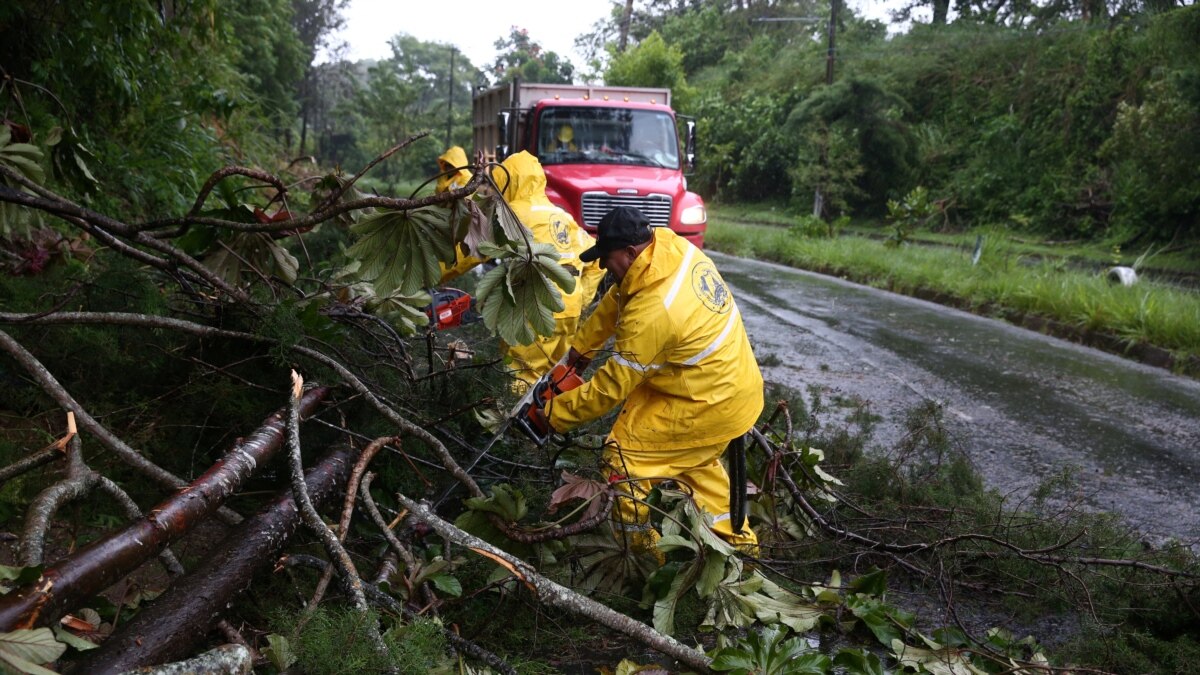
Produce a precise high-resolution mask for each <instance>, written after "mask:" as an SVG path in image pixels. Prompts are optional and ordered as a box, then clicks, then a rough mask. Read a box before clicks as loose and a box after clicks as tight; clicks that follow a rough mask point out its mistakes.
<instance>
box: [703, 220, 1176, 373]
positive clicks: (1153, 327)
mask: <svg viewBox="0 0 1200 675" xmlns="http://www.w3.org/2000/svg"><path fill="white" fill-rule="evenodd" d="M705 239H706V242H707V244H708V245H709V246H710V247H712V248H713V249H716V250H718V251H724V252H728V253H732V254H735V255H739V256H744V257H751V258H757V259H761V260H770V261H773V262H778V263H782V264H785V265H790V266H793V267H801V268H805V269H812V270H816V271H820V272H824V273H829V274H836V275H838V276H843V277H846V278H849V279H852V280H854V281H858V282H861V283H865V284H868V285H871V286H875V287H879V288H886V289H888V290H891V291H895V292H898V293H905V294H910V295H912V294H921V295H930V294H934V295H940V296H945V297H944V299H946V300H948V301H951V302H953V303H954V304H958V305H962V306H965V307H967V308H970V309H974V310H976V311H983V312H991V313H1000V314H1002V315H1004V314H1009V313H1016V314H1021V315H1033V316H1038V317H1044V318H1047V319H1052V320H1054V321H1057V322H1060V323H1062V324H1066V325H1068V326H1071V327H1074V328H1077V329H1082V330H1086V331H1092V332H1095V333H1100V334H1104V335H1109V336H1114V337H1116V338H1118V339H1119V340H1120V341H1121V342H1122V343H1123V345H1124V346H1125V348H1126V349H1129V348H1132V347H1134V346H1137V345H1152V346H1154V347H1158V348H1161V349H1165V350H1167V351H1169V352H1171V353H1172V354H1173V355H1174V356H1175V359H1176V363H1178V364H1185V363H1187V362H1188V359H1189V358H1192V359H1194V358H1197V357H1200V295H1198V294H1196V293H1191V292H1188V291H1183V290H1180V289H1177V288H1174V287H1171V286H1166V285H1161V284H1157V283H1152V282H1145V281H1143V282H1141V283H1139V284H1138V285H1136V286H1132V287H1123V286H1118V285H1112V284H1110V283H1109V282H1108V281H1106V280H1105V279H1104V278H1103V277H1101V276H1099V275H1096V274H1092V273H1086V272H1082V271H1077V270H1073V269H1071V268H1070V267H1068V266H1067V265H1065V264H1063V263H1062V262H1061V261H1059V262H1053V261H1045V260H1043V261H1041V262H1038V263H1034V264H1032V265H1029V264H1024V263H1023V262H1022V259H1023V257H1024V254H1023V253H1022V250H1023V249H1022V248H1021V247H1020V246H1019V245H1018V244H1017V243H1015V242H1013V241H1012V240H1008V239H1004V238H1002V237H1000V236H993V237H991V238H990V240H989V241H988V242H986V243H985V245H984V250H983V254H982V256H981V257H980V260H979V264H978V265H972V264H971V252H970V251H967V250H955V249H948V248H937V247H925V246H911V245H906V246H900V247H897V248H891V247H888V246H886V245H885V244H884V243H883V242H882V241H876V240H872V239H865V238H861V237H839V238H836V239H814V238H806V237H801V236H797V235H796V234H794V233H793V232H791V231H789V230H788V229H783V228H780V227H773V226H769V225H752V224H744V223H732V222H730V220H729V219H725V218H720V217H718V218H714V219H710V221H709V229H708V233H707V235H706V237H705Z"/></svg>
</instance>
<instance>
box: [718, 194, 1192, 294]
mask: <svg viewBox="0 0 1200 675" xmlns="http://www.w3.org/2000/svg"><path fill="white" fill-rule="evenodd" d="M706 206H707V207H708V211H709V226H710V227H712V225H713V221H718V222H724V223H727V224H728V223H729V221H736V222H738V223H744V224H752V225H780V226H784V227H790V226H792V225H794V224H796V222H797V221H798V220H799V219H800V218H801V217H803V216H804V215H805V214H806V213H807V210H805V209H796V208H794V207H789V206H787V205H784V204H773V203H762V204H711V203H710V204H707V205H706ZM934 221H935V223H934V224H935V225H936V224H937V223H936V221H937V218H936V217H935V219H934ZM885 226H886V223H873V222H869V221H855V222H852V223H851V224H849V225H846V226H844V227H842V228H841V232H842V233H843V234H847V235H855V236H860V237H864V238H876V239H878V238H882V237H884V236H885V234H886V231H885ZM978 236H982V237H983V238H984V243H985V245H987V243H988V242H989V241H993V240H996V239H1004V240H1005V245H1006V246H1008V247H1010V248H1011V249H1012V250H1013V251H1015V252H1017V253H1019V254H1021V255H1024V256H1028V257H1030V258H1046V259H1054V260H1064V261H1069V262H1071V263H1072V264H1075V265H1086V266H1090V267H1097V268H1099V267H1109V266H1112V265H1126V266H1132V265H1134V264H1135V263H1137V262H1138V259H1139V258H1140V257H1142V256H1143V255H1144V256H1145V257H1144V258H1143V259H1142V260H1141V262H1140V263H1139V265H1138V266H1139V268H1143V269H1146V268H1149V269H1154V270H1156V271H1158V272H1164V273H1167V275H1168V276H1169V275H1172V274H1178V275H1196V274H1200V244H1179V245H1173V246H1166V247H1164V246H1151V245H1145V246H1128V245H1127V246H1125V247H1122V246H1121V244H1120V242H1119V241H1117V240H1115V239H1098V240H1094V241H1080V240H1072V241H1054V240H1050V239H1043V238H1040V237H1039V236H1038V235H1033V234H1025V233H1014V232H1012V231H1011V230H1008V229H1006V228H1004V227H1003V226H1000V225H995V224H992V225H981V226H977V227H969V228H965V229H955V228H950V229H947V230H945V231H938V230H937V229H936V228H934V229H922V230H917V231H915V232H913V233H912V236H911V239H912V241H914V242H917V243H922V244H936V245H940V246H945V247H950V248H959V249H962V250H964V251H967V252H968V254H969V253H970V252H971V251H972V250H974V247H975V241H976V237H978Z"/></svg>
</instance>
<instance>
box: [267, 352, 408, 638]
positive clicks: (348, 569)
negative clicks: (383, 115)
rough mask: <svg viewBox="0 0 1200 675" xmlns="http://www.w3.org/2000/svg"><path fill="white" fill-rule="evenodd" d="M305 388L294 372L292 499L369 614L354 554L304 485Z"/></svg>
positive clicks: (373, 632)
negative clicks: (302, 428)
mask: <svg viewBox="0 0 1200 675" xmlns="http://www.w3.org/2000/svg"><path fill="white" fill-rule="evenodd" d="M303 388H304V380H303V379H302V378H301V377H300V375H299V374H297V373H296V371H294V370H293V371H292V396H291V400H290V402H289V404H288V421H287V431H288V433H287V447H288V460H289V462H288V465H289V467H290V468H291V477H292V498H293V499H294V500H295V501H296V507H297V509H298V510H299V512H300V519H301V520H303V521H304V524H305V525H307V526H308V529H310V530H312V531H313V534H315V535H317V538H318V539H320V540H321V543H322V544H323V545H324V546H325V551H326V552H327V553H328V554H329V557H330V558H332V559H333V561H334V564H335V566H336V567H337V568H338V572H340V573H341V576H342V581H343V582H344V583H345V584H346V588H347V590H349V591H350V597H351V598H353V600H354V608H355V609H357V610H358V611H359V612H360V613H363V614H365V613H366V612H367V609H368V607H367V597H366V596H365V595H364V594H363V583H362V578H361V577H359V576H358V570H356V569H355V568H354V561H352V560H350V554H348V553H346V549H345V547H343V546H342V543H341V542H340V541H338V538H337V536H335V535H334V534H333V531H332V530H330V529H329V526H328V525H326V524H325V521H323V520H321V514H319V513H317V509H316V507H315V506H313V502H312V498H310V497H309V496H308V488H307V486H305V484H304V464H303V462H302V461H301V458H300V401H301V396H302V394H303ZM366 628H367V636H368V637H370V639H371V642H373V643H374V644H375V649H376V651H378V652H379V653H380V654H383V655H386V654H387V653H388V648H387V644H386V643H384V641H383V636H382V635H380V634H379V627H378V626H376V625H374V623H373V622H368V624H367V627H366Z"/></svg>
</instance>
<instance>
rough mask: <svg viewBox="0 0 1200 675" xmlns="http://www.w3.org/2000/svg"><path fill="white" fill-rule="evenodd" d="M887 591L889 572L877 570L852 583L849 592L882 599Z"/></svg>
mask: <svg viewBox="0 0 1200 675" xmlns="http://www.w3.org/2000/svg"><path fill="white" fill-rule="evenodd" d="M886 591H887V572H885V571H883V570H880V569H876V570H874V571H872V572H868V573H867V574H864V575H862V576H861V577H858V578H856V579H855V580H854V581H851V582H850V586H849V588H848V592H850V593H862V594H863V595H873V596H875V597H881V596H883V594H884V593H885V592H886Z"/></svg>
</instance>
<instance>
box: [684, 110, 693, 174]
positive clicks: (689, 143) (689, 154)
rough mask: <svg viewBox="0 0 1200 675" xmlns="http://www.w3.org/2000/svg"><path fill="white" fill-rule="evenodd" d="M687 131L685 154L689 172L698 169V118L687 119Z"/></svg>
mask: <svg viewBox="0 0 1200 675" xmlns="http://www.w3.org/2000/svg"><path fill="white" fill-rule="evenodd" d="M685 123H686V124H687V131H686V135H685V136H684V138H685V139H686V140H685V141H684V146H683V155H684V158H685V159H686V161H687V172H688V173H692V172H693V171H695V170H696V120H693V119H689V120H686V121H685Z"/></svg>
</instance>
